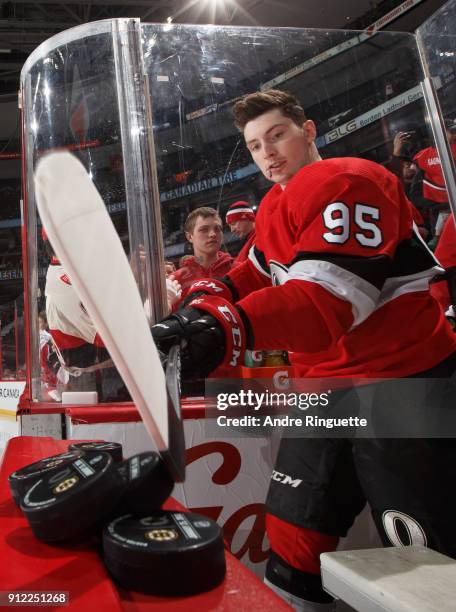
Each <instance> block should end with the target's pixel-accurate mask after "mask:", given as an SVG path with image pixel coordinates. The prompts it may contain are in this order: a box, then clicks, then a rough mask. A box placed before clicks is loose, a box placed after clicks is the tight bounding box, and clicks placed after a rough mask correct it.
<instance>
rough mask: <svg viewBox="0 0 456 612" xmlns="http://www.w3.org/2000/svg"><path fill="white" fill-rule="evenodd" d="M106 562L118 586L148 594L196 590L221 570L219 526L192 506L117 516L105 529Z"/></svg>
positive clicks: (218, 578)
mask: <svg viewBox="0 0 456 612" xmlns="http://www.w3.org/2000/svg"><path fill="white" fill-rule="evenodd" d="M103 553H104V562H105V565H106V567H107V568H108V570H109V572H110V573H111V576H112V577H113V579H114V580H115V581H116V582H117V583H118V584H119V585H120V586H122V587H124V588H126V589H129V590H133V591H139V592H141V593H147V594H151V595H163V596H165V595H168V596H179V595H195V594H196V593H202V592H204V591H208V590H210V589H213V588H214V587H216V586H217V585H218V584H220V583H221V582H222V580H223V578H224V576H225V572H226V566H225V552H224V549H223V538H222V530H221V528H220V527H219V526H218V525H217V523H215V522H214V521H212V520H211V519H209V518H207V517H205V516H202V515H200V514H193V513H190V512H166V511H161V512H156V513H155V514H152V515H150V516H146V517H142V518H135V517H133V516H131V515H127V516H121V517H119V518H117V519H115V520H114V521H112V522H111V523H109V524H108V525H107V526H106V527H105V529H104V531H103Z"/></svg>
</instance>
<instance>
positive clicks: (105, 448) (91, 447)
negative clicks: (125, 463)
mask: <svg viewBox="0 0 456 612" xmlns="http://www.w3.org/2000/svg"><path fill="white" fill-rule="evenodd" d="M68 448H70V449H71V450H73V449H74V450H82V451H85V452H86V453H99V452H102V453H109V454H110V455H111V456H112V458H113V459H114V461H122V459H123V454H122V444H119V443H118V442H77V443H76V444H70V446H69V447H68Z"/></svg>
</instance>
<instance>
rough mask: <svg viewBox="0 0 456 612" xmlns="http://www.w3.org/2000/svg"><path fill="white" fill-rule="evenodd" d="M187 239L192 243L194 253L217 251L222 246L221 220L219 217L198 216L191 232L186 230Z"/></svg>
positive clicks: (209, 253)
mask: <svg viewBox="0 0 456 612" xmlns="http://www.w3.org/2000/svg"><path fill="white" fill-rule="evenodd" d="M187 239H188V240H189V242H191V243H192V244H193V250H194V252H195V255H202V254H204V255H213V254H214V253H217V251H220V247H221V246H222V239H223V226H222V220H221V219H220V217H202V216H198V217H197V218H196V222H195V227H194V229H193V232H191V233H190V232H187Z"/></svg>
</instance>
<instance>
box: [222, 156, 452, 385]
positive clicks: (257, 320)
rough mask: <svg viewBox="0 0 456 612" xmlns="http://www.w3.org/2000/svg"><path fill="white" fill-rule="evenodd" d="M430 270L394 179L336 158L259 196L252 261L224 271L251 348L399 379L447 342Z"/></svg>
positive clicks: (315, 370) (300, 369)
mask: <svg viewBox="0 0 456 612" xmlns="http://www.w3.org/2000/svg"><path fill="white" fill-rule="evenodd" d="M438 273H441V268H439V267H438V266H437V261H436V259H435V258H434V256H433V255H432V253H431V252H430V251H429V249H428V248H427V247H426V245H425V244H424V242H423V241H422V239H421V238H420V237H419V235H418V233H417V232H416V231H415V230H414V226H413V221H412V214H411V207H410V202H409V201H408V200H407V198H406V196H405V194H404V191H403V188H402V186H401V184H400V181H399V180H398V179H397V177H396V176H394V175H393V174H391V173H390V172H388V171H387V170H386V169H385V168H383V167H382V166H379V165H378V164H375V163H373V162H370V161H366V160H362V159H351V158H343V159H342V158H341V159H328V160H325V161H319V162H316V163H313V164H311V165H309V166H306V167H304V168H302V169H301V170H300V171H299V172H298V173H297V174H296V175H295V176H294V177H293V179H292V180H291V181H290V182H289V183H288V185H287V187H286V188H285V189H284V190H282V189H281V187H280V186H279V185H275V186H274V187H273V188H272V189H271V190H270V191H269V192H268V194H266V196H265V198H264V199H263V201H262V203H261V206H260V210H259V213H258V215H257V218H256V243H255V245H254V246H253V247H252V249H251V250H250V254H249V259H248V260H247V261H246V262H244V263H243V264H241V265H239V266H236V267H234V268H233V269H232V270H231V272H230V273H229V274H228V279H227V281H228V283H229V284H230V285H231V287H232V290H233V294H234V295H235V297H236V300H237V305H238V307H239V308H240V310H241V313H243V315H245V316H244V319H245V322H246V327H247V334H248V337H249V342H248V348H254V349H276V348H277V347H281V348H283V349H287V350H289V351H292V352H293V355H292V361H293V364H294V365H295V367H296V370H297V373H298V376H311V377H327V376H353V377H373V378H375V377H385V376H388V377H402V376H407V375H410V374H414V373H417V372H420V371H423V370H426V369H428V368H430V367H431V366H433V365H435V364H437V363H438V362H440V361H442V360H443V359H444V358H446V357H447V356H448V355H450V354H451V353H452V352H453V351H455V350H456V337H455V335H454V334H453V333H452V331H451V329H450V327H449V325H448V323H447V322H446V320H445V318H444V316H443V312H442V310H441V308H440V306H439V304H438V303H437V302H436V301H435V300H434V299H433V297H432V296H431V294H430V292H429V281H430V279H431V278H433V277H434V276H435V275H436V274H438Z"/></svg>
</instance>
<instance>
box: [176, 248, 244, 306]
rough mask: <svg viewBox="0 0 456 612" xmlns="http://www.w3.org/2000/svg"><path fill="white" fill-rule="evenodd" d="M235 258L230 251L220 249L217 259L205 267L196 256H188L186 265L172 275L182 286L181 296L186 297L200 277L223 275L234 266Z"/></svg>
mask: <svg viewBox="0 0 456 612" xmlns="http://www.w3.org/2000/svg"><path fill="white" fill-rule="evenodd" d="M233 261H234V259H233V258H232V257H231V255H229V254H228V253H225V252H223V251H219V252H218V253H217V259H216V261H215V262H214V263H213V264H212V266H210V267H209V268H204V267H203V266H202V265H201V264H200V263H199V262H198V260H197V259H196V257H193V255H192V256H191V257H188V258H187V259H186V260H185V265H184V266H183V267H182V268H179V270H177V271H176V272H174V273H173V274H172V275H171V278H174V279H175V280H177V281H178V282H179V283H180V285H181V287H182V295H181V298H183V297H185V294H186V293H187V289H188V288H189V287H190V286H191V285H192V284H193V283H194V281H196V280H198V279H200V278H214V277H216V276H223V275H224V274H226V273H227V272H228V271H229V270H230V269H231V267H232V266H233Z"/></svg>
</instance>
